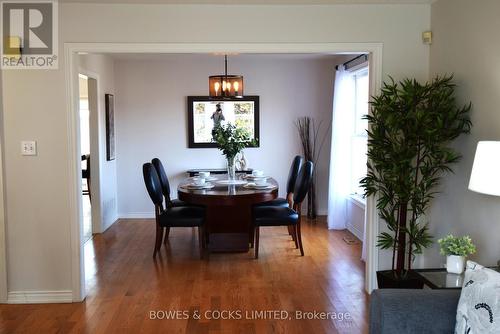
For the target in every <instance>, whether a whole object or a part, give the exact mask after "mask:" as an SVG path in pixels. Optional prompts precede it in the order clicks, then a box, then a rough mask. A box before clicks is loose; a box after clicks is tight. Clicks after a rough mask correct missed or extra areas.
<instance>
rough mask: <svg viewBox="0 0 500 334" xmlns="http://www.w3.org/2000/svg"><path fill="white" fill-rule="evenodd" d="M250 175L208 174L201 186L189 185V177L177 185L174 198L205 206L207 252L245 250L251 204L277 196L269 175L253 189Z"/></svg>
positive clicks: (248, 241)
mask: <svg viewBox="0 0 500 334" xmlns="http://www.w3.org/2000/svg"><path fill="white" fill-rule="evenodd" d="M249 178H251V176H248V175H239V176H237V178H236V179H235V180H231V181H229V180H228V179H227V175H211V176H210V178H208V179H207V180H208V181H207V186H206V187H205V189H192V188H191V187H192V183H193V178H192V177H190V178H187V179H185V180H183V181H182V182H181V183H180V184H179V186H178V187H177V193H178V198H179V199H180V200H181V201H184V202H186V203H189V204H192V205H202V206H204V207H205V208H206V216H205V228H204V236H205V238H206V239H205V241H206V245H207V248H208V250H209V251H210V252H248V250H249V246H250V244H251V243H252V241H253V238H254V233H253V232H254V231H253V228H252V207H253V205H255V204H258V203H263V202H268V201H272V200H273V199H275V198H276V197H278V182H276V180H275V179H273V178H271V177H269V178H268V179H267V184H268V186H267V187H266V188H263V189H262V188H261V189H256V188H253V187H252V182H250V181H251V180H249Z"/></svg>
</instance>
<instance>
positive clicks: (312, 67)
mask: <svg viewBox="0 0 500 334" xmlns="http://www.w3.org/2000/svg"><path fill="white" fill-rule="evenodd" d="M345 57H346V56H340V58H341V59H344V58H345ZM338 58H339V57H335V56H328V57H327V56H306V55H293V56H292V55H281V56H280V55H239V56H233V57H229V69H230V70H229V72H231V73H238V74H242V75H243V76H244V80H245V95H259V96H260V147H259V148H249V149H246V150H245V155H246V157H247V159H248V160H249V161H250V167H252V168H257V169H262V170H264V171H266V173H269V175H272V176H273V177H275V178H276V179H277V180H278V182H279V184H280V194H281V195H282V196H283V195H284V194H285V191H286V179H287V175H288V170H289V168H290V163H291V161H292V159H293V157H294V156H295V155H297V154H302V149H301V146H300V141H299V137H298V133H297V129H296V127H295V124H294V121H295V120H296V119H297V117H301V116H310V117H312V118H314V119H315V120H316V121H320V120H323V125H322V129H323V133H325V134H328V135H327V136H326V140H325V146H324V148H323V150H322V156H321V158H320V161H319V163H318V165H317V168H318V169H317V172H318V209H319V212H321V213H323V214H324V213H326V211H327V197H328V196H327V191H328V189H327V184H328V165H329V152H330V148H329V146H330V145H329V144H330V133H329V132H331V128H330V127H329V123H330V122H331V114H332V98H333V82H334V77H335V64H337V63H339V62H340V61H339V60H338ZM221 70H223V58H222V57H221V56H213V55H164V56H160V57H151V56H146V57H145V58H142V60H141V58H140V57H136V59H135V60H134V59H129V60H119V61H117V62H116V63H115V82H116V101H117V102H116V110H117V112H116V133H117V156H118V158H117V161H118V180H119V182H118V194H119V197H118V202H119V215H120V217H144V216H145V215H144V214H145V213H146V214H148V213H149V216H151V215H152V214H153V207H152V204H151V201H150V199H149V197H148V195H147V193H146V191H145V188H144V184H143V180H142V164H143V163H144V162H145V161H149V160H151V159H152V158H153V157H159V158H160V159H161V160H162V161H163V163H164V164H165V168H166V169H167V173H168V175H169V178H170V181H171V186H172V196H173V198H175V197H177V194H176V188H177V184H178V182H179V181H181V180H182V179H183V178H185V177H186V173H185V172H186V170H188V169H190V168H224V166H225V160H224V157H223V156H222V154H221V153H220V151H219V150H218V149H215V148H212V149H189V148H188V147H187V138H188V136H187V102H186V97H187V96H188V95H207V89H208V88H207V81H208V79H207V78H208V76H209V75H211V74H217V73H219V72H220V71H221ZM327 130H329V131H328V132H327Z"/></svg>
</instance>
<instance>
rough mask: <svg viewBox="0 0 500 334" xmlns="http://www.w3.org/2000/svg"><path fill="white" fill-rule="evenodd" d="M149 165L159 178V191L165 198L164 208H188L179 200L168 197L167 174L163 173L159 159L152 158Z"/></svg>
mask: <svg viewBox="0 0 500 334" xmlns="http://www.w3.org/2000/svg"><path fill="white" fill-rule="evenodd" d="M151 163H152V164H153V166H154V167H155V169H156V173H157V174H158V177H159V178H160V183H161V189H162V192H163V196H164V197H165V206H166V207H177V206H188V205H189V204H188V203H186V202H183V201H181V200H179V199H171V197H170V182H169V181H168V177H167V173H165V168H164V167H163V164H162V162H161V160H160V159H158V158H154V159H153V160H151Z"/></svg>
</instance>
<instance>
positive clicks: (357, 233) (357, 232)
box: [347, 222, 363, 241]
mask: <svg viewBox="0 0 500 334" xmlns="http://www.w3.org/2000/svg"><path fill="white" fill-rule="evenodd" d="M347 230H348V231H349V232H351V233H352V234H354V236H355V237H356V238H358V239H359V240H360V241H363V232H362V231H360V230H359V229H358V228H356V227H355V226H354V225H353V224H351V222H348V223H347Z"/></svg>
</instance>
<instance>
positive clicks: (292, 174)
mask: <svg viewBox="0 0 500 334" xmlns="http://www.w3.org/2000/svg"><path fill="white" fill-rule="evenodd" d="M303 162H304V158H302V157H301V156H300V155H297V156H295V158H293V160H292V165H291V166H290V170H289V171H288V180H287V181H286V198H280V197H278V198H276V199H274V200H272V201H269V202H263V203H258V204H255V206H282V207H285V208H291V207H292V205H293V188H294V187H295V181H296V180H297V175H298V174H299V169H300V166H302V164H303ZM287 227H288V234H289V235H291V236H292V239H293V241H295V233H293V229H292V227H291V226H287ZM252 247H253V242H252Z"/></svg>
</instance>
